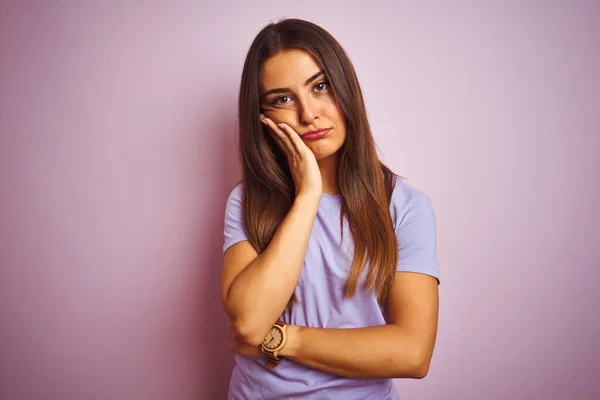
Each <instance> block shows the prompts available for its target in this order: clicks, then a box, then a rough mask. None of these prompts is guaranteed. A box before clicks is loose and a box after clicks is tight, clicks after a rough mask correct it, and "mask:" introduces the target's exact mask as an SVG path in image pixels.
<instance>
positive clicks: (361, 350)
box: [281, 272, 439, 378]
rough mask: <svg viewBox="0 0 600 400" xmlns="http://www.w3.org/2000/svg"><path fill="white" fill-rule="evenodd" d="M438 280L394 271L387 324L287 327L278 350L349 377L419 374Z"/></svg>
mask: <svg viewBox="0 0 600 400" xmlns="http://www.w3.org/2000/svg"><path fill="white" fill-rule="evenodd" d="M438 304H439V300H438V281H437V280H436V279H435V278H433V277H431V276H428V275H424V274H419V273H410V272H397V273H396V278H395V282H394V286H393V289H392V294H391V296H390V298H389V300H388V302H387V304H386V314H387V320H388V325H383V326H374V327H368V328H355V329H319V328H306V327H299V326H289V327H288V335H289V338H288V342H287V344H286V346H285V348H284V349H283V350H282V351H281V355H282V356H283V357H287V358H289V359H290V360H293V361H295V362H297V363H299V364H302V365H305V366H308V367H311V368H315V369H319V370H322V371H326V372H329V373H332V374H336V375H341V376H346V377H354V378H383V377H386V378H423V377H424V376H425V375H427V372H428V370H429V363H430V361H431V357H432V355H433V348H434V344H435V339H436V334H437V323H438Z"/></svg>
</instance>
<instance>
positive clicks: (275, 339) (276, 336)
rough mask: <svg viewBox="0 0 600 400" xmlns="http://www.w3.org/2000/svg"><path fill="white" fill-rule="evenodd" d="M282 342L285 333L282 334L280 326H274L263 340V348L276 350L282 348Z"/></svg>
mask: <svg viewBox="0 0 600 400" xmlns="http://www.w3.org/2000/svg"><path fill="white" fill-rule="evenodd" d="M282 342H283V333H282V332H281V328H280V327H278V326H273V327H272V328H271V330H270V331H269V332H268V333H267V335H266V336H265V338H264V339H263V342H262V344H263V346H265V348H266V349H268V350H274V349H276V348H278V347H279V346H281V343H282Z"/></svg>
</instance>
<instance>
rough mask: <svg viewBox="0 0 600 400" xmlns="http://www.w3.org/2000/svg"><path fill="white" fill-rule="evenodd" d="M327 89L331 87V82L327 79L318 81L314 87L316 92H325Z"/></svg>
mask: <svg viewBox="0 0 600 400" xmlns="http://www.w3.org/2000/svg"><path fill="white" fill-rule="evenodd" d="M327 89H329V82H327V81H323V82H319V83H317V84H316V85H315V88H314V90H315V92H324V91H326V90H327Z"/></svg>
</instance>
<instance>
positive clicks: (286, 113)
mask: <svg viewBox="0 0 600 400" xmlns="http://www.w3.org/2000/svg"><path fill="white" fill-rule="evenodd" d="M264 114H265V116H266V117H267V118H269V119H270V120H272V121H273V122H275V123H276V124H281V123H284V124H287V125H289V126H292V127H293V126H296V124H297V121H298V116H297V115H296V111H294V110H285V109H283V110H269V111H267V110H265V112H264Z"/></svg>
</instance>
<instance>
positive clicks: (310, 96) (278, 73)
mask: <svg viewBox="0 0 600 400" xmlns="http://www.w3.org/2000/svg"><path fill="white" fill-rule="evenodd" d="M319 72H322V68H321V67H320V66H319V65H318V64H317V62H316V61H315V59H314V58H313V57H312V56H310V55H309V54H308V53H306V52H304V51H301V50H290V51H286V52H282V53H278V54H276V55H275V56H273V57H271V58H270V59H269V60H267V61H266V62H265V63H264V64H263V66H262V68H261V71H260V76H259V84H260V89H261V92H262V94H263V95H262V96H261V108H262V111H263V113H262V115H263V116H264V117H265V121H266V122H267V125H268V126H269V128H270V130H269V132H270V133H271V134H273V136H274V137H275V138H276V141H277V142H278V143H279V145H280V147H282V148H283V149H284V151H285V152H286V153H287V154H288V157H289V158H291V159H292V160H295V159H302V161H305V162H307V163H311V164H312V163H313V160H312V158H313V157H314V159H315V160H316V162H317V164H318V170H319V171H318V172H319V173H318V175H319V176H317V171H316V170H315V169H314V168H313V167H314V165H308V166H307V168H306V170H305V171H306V173H307V174H310V176H308V177H306V178H307V181H302V180H300V179H298V181H297V180H296V177H294V182H295V183H296V184H297V186H296V187H297V188H298V186H300V188H299V191H301V190H305V191H307V192H311V191H312V190H314V192H315V193H318V192H319V190H318V187H319V185H318V183H315V182H312V180H317V179H321V180H322V184H321V186H322V190H323V191H324V192H325V193H338V192H339V189H338V185H337V165H338V155H337V152H338V150H339V149H340V147H342V145H343V144H344V141H345V139H346V123H345V118H344V116H343V114H342V112H341V110H340V108H339V106H338V103H337V102H336V100H335V98H334V96H333V92H332V90H331V87H330V85H329V82H328V81H327V77H326V76H325V74H324V73H323V74H319ZM279 89H284V90H282V91H278V92H277V93H269V92H271V91H272V90H279ZM265 93H267V94H266V95H264V94H265ZM271 122H272V123H271ZM278 125H281V127H279V126H278ZM281 128H283V129H281ZM322 128H329V129H330V131H329V133H328V135H327V136H326V137H324V138H322V139H319V140H304V139H302V135H303V134H304V133H306V132H308V131H311V130H314V129H322ZM297 137H300V139H301V141H296V140H295V139H296V138H297ZM289 144H295V146H289ZM307 150H308V151H310V153H312V155H311V154H310V153H309V152H307ZM292 169H293V170H296V171H298V170H301V168H292ZM298 172H300V171H298ZM302 176H303V175H302ZM303 177H304V176H303ZM309 179H310V180H309ZM319 194H320V193H319Z"/></svg>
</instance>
